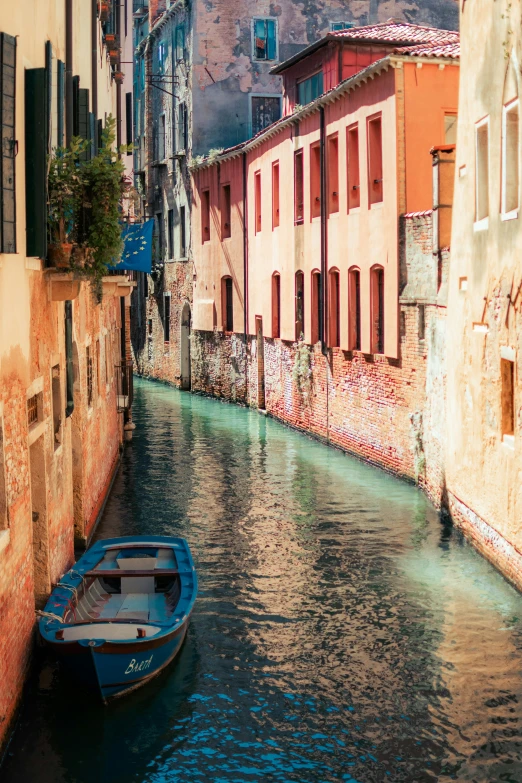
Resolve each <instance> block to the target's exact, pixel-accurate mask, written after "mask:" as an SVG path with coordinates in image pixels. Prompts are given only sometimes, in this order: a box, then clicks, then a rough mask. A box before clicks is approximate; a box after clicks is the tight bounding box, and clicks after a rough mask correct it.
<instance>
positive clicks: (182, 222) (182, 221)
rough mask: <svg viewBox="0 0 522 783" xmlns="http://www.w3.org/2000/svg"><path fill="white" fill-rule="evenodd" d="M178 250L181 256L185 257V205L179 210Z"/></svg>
mask: <svg viewBox="0 0 522 783" xmlns="http://www.w3.org/2000/svg"><path fill="white" fill-rule="evenodd" d="M179 252H180V256H181V258H186V257H187V220H186V217H185V207H180V210H179Z"/></svg>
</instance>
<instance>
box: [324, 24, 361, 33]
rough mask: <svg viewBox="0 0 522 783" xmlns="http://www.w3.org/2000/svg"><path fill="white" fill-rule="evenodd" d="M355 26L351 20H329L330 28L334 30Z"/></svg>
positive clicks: (348, 28)
mask: <svg viewBox="0 0 522 783" xmlns="http://www.w3.org/2000/svg"><path fill="white" fill-rule="evenodd" d="M352 27H355V24H354V23H353V22H330V30H331V31H332V32H335V31H336V30H350V28H352Z"/></svg>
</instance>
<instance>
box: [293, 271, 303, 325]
mask: <svg viewBox="0 0 522 783" xmlns="http://www.w3.org/2000/svg"><path fill="white" fill-rule="evenodd" d="M303 335H304V275H303V273H302V272H296V275H295V339H296V340H301V339H302V338H303Z"/></svg>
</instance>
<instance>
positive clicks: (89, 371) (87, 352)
mask: <svg viewBox="0 0 522 783" xmlns="http://www.w3.org/2000/svg"><path fill="white" fill-rule="evenodd" d="M85 355H86V361H87V405H88V406H89V408H90V407H91V405H92V400H93V383H92V381H93V377H92V376H93V366H92V348H91V346H90V345H88V346H87V348H86V349H85Z"/></svg>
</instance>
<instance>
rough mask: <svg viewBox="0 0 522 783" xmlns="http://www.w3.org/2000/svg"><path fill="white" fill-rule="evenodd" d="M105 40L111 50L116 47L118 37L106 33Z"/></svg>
mask: <svg viewBox="0 0 522 783" xmlns="http://www.w3.org/2000/svg"><path fill="white" fill-rule="evenodd" d="M104 38H105V43H106V44H107V47H108V48H109V49H111V48H113V47H114V46H116V36H115V35H114V33H106V34H105V35H104Z"/></svg>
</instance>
